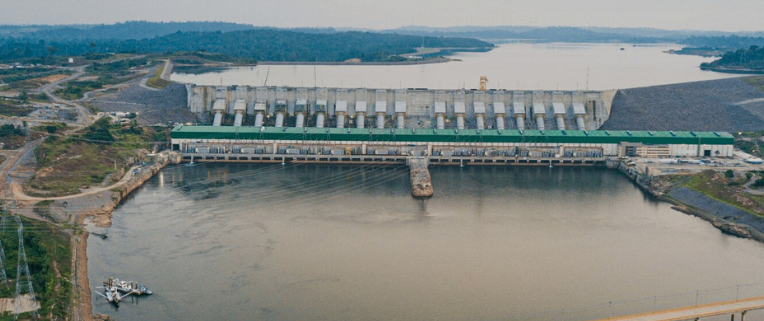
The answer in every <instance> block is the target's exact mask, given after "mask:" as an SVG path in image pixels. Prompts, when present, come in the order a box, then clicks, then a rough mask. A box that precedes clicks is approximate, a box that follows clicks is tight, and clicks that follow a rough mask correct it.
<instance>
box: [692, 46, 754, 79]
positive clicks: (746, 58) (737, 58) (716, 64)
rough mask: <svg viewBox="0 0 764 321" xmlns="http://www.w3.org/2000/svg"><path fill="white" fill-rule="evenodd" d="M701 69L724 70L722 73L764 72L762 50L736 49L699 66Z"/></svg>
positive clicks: (752, 47)
mask: <svg viewBox="0 0 764 321" xmlns="http://www.w3.org/2000/svg"><path fill="white" fill-rule="evenodd" d="M700 68H701V69H710V70H724V71H731V72H734V71H754V72H757V73H760V72H764V48H760V47H759V46H757V45H753V46H750V47H749V48H748V49H738V50H736V51H730V52H727V53H725V54H724V55H722V57H721V58H719V59H717V60H714V61H712V62H704V63H702V64H700Z"/></svg>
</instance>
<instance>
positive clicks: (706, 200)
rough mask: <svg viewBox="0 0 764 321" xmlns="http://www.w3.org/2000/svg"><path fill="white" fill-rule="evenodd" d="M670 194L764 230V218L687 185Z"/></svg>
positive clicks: (732, 220)
mask: <svg viewBox="0 0 764 321" xmlns="http://www.w3.org/2000/svg"><path fill="white" fill-rule="evenodd" d="M669 196H671V197H673V198H674V199H676V200H678V201H680V202H682V203H684V204H687V205H690V206H693V207H696V208H699V209H701V210H703V211H705V212H708V213H711V214H713V215H716V216H718V217H719V218H721V219H725V220H727V221H731V222H735V223H742V224H746V225H748V226H751V227H753V228H755V229H757V230H759V231H764V219H762V218H760V217H758V216H755V215H753V214H751V213H748V212H746V211H743V210H741V209H739V208H737V207H734V206H732V205H728V204H725V203H722V202H719V201H717V200H715V199H713V198H710V197H708V196H706V195H704V194H702V193H700V192H697V191H694V190H692V189H689V188H687V187H682V188H680V189H677V190H673V191H671V192H669Z"/></svg>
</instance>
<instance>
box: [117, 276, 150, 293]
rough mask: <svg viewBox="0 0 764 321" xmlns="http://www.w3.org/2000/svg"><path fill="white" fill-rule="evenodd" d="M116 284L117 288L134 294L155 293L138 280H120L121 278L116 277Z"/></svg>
mask: <svg viewBox="0 0 764 321" xmlns="http://www.w3.org/2000/svg"><path fill="white" fill-rule="evenodd" d="M114 285H115V286H116V288H117V290H118V291H119V292H122V293H128V294H134V295H139V296H140V295H144V294H145V295H151V294H154V292H151V290H149V288H147V287H146V286H144V285H143V284H138V282H136V281H120V280H119V279H114Z"/></svg>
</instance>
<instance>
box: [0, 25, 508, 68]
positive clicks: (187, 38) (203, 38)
mask: <svg viewBox="0 0 764 321" xmlns="http://www.w3.org/2000/svg"><path fill="white" fill-rule="evenodd" d="M421 46H424V47H429V48H433V47H437V48H456V49H455V50H454V51H459V50H490V49H491V48H493V46H494V45H493V44H491V43H488V42H484V41H480V40H477V39H471V38H441V37H422V36H407V35H397V34H383V33H370V32H326V33H321V32H314V33H306V32H297V31H290V30H279V29H253V30H240V31H231V32H221V31H216V32H197V31H191V32H175V33H172V34H169V35H164V36H161V37H155V38H149V39H140V40H136V39H127V40H116V39H108V40H69V41H58V40H56V41H45V40H43V39H34V38H25V39H14V38H5V39H0V61H3V60H6V61H7V60H12V59H23V58H30V57H46V56H51V55H68V56H78V55H85V54H88V53H159V54H165V53H176V52H206V53H212V54H217V55H225V56H228V57H231V58H234V59H233V60H235V61H250V62H251V61H264V60H268V61H318V62H339V61H345V60H348V59H354V58H355V59H360V60H361V61H366V62H380V61H396V60H401V59H403V58H401V57H399V56H397V55H400V54H405V53H414V52H416V48H418V47H421Z"/></svg>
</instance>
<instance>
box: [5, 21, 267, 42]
mask: <svg viewBox="0 0 764 321" xmlns="http://www.w3.org/2000/svg"><path fill="white" fill-rule="evenodd" d="M252 29H255V27H253V26H252V25H246V24H237V23H230V22H207V21H205V22H148V21H127V22H124V23H116V24H110V25H104V24H101V25H64V26H0V37H14V38H26V39H38V40H46V41H52V40H53V41H71V40H105V39H115V40H127V39H145V38H154V37H159V36H164V35H168V34H171V33H175V32H178V31H180V32H186V31H209V32H212V31H221V32H229V31H238V30H252Z"/></svg>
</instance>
